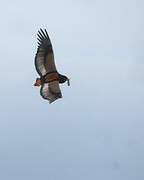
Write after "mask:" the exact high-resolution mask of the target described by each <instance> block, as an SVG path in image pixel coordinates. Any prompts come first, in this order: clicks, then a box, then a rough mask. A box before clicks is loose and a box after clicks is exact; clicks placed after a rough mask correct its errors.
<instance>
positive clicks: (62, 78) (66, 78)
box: [59, 74, 70, 86]
mask: <svg viewBox="0 0 144 180" xmlns="http://www.w3.org/2000/svg"><path fill="white" fill-rule="evenodd" d="M66 81H67V85H68V86H70V79H69V78H68V77H66V76H64V75H61V74H59V83H65V82H66Z"/></svg>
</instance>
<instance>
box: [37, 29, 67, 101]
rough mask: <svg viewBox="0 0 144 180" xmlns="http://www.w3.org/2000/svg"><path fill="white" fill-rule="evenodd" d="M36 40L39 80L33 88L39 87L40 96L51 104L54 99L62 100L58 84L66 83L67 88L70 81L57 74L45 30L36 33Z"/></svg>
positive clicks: (50, 45)
mask: <svg viewBox="0 0 144 180" xmlns="http://www.w3.org/2000/svg"><path fill="white" fill-rule="evenodd" d="M37 40H38V48H37V53H36V55H35V68H36V71H37V72H38V74H39V76H40V78H36V82H35V84H34V86H41V88H40V94H41V96H42V97H43V98H44V99H46V100H48V101H49V103H52V102H54V101H55V100H56V99H59V98H62V93H61V90H60V87H59V84H60V83H64V82H66V81H67V84H68V86H69V85H70V81H69V78H67V77H66V76H64V75H62V74H59V73H58V71H57V69H56V65H55V61H54V53H53V48H52V44H51V41H50V38H49V35H48V33H47V31H46V29H45V30H42V29H40V30H39V31H38V34H37Z"/></svg>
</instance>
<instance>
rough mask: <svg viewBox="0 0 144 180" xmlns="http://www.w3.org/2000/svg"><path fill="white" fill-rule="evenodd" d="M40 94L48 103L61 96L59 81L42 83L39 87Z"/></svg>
mask: <svg viewBox="0 0 144 180" xmlns="http://www.w3.org/2000/svg"><path fill="white" fill-rule="evenodd" d="M40 94H41V96H42V97H43V98H44V99H47V100H48V101H49V103H52V102H54V101H55V100H56V99H59V98H62V94H61V90H60V87H59V82H58V81H53V82H50V83H44V84H43V85H42V87H41V90H40Z"/></svg>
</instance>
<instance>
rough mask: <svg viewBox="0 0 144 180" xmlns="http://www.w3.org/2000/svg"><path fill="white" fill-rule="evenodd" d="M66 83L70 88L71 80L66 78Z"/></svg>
mask: <svg viewBox="0 0 144 180" xmlns="http://www.w3.org/2000/svg"><path fill="white" fill-rule="evenodd" d="M66 81H67V85H68V86H70V79H69V78H66Z"/></svg>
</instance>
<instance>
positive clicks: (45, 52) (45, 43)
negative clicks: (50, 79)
mask: <svg viewBox="0 0 144 180" xmlns="http://www.w3.org/2000/svg"><path fill="white" fill-rule="evenodd" d="M37 36H38V38H37V39H38V49H37V53H36V56H35V67H36V70H37V72H38V74H39V75H40V76H44V75H45V74H46V73H48V72H52V71H56V66H55V62H54V53H53V49H52V44H51V41H50V38H49V36H48V33H47V31H46V29H45V30H44V31H43V30H42V29H40V31H38V34H37Z"/></svg>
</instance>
